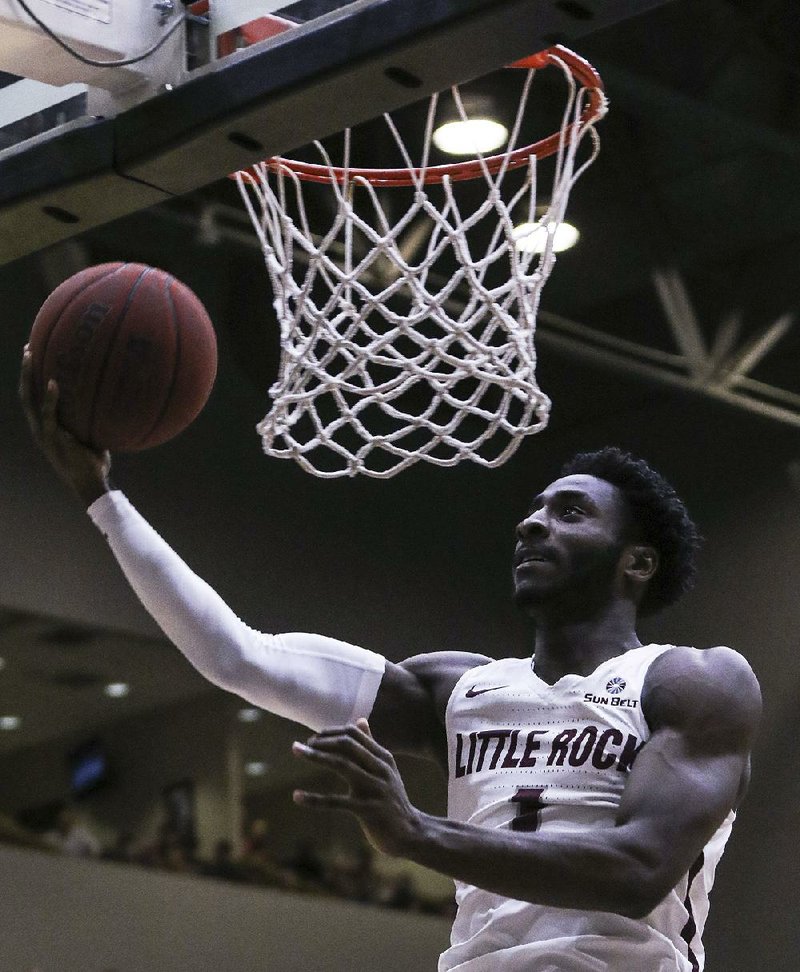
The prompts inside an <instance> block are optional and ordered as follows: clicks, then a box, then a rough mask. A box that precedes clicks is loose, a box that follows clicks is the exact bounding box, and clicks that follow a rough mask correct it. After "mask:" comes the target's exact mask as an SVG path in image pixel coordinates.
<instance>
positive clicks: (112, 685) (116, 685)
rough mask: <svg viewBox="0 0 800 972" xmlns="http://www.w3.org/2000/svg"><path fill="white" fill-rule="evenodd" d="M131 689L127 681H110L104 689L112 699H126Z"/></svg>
mask: <svg viewBox="0 0 800 972" xmlns="http://www.w3.org/2000/svg"><path fill="white" fill-rule="evenodd" d="M130 690H131V687H130V685H128V683H127V682H109V683H108V685H106V687H105V688H104V689H103V691H104V692H105V693H106V695H107V696H108V697H109V698H110V699H124V698H125V696H126V695H127V694H128V692H130Z"/></svg>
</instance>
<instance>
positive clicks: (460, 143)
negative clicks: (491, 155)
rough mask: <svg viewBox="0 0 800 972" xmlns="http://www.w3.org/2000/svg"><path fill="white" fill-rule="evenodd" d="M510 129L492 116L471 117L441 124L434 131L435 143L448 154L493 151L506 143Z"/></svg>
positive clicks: (474, 153)
mask: <svg viewBox="0 0 800 972" xmlns="http://www.w3.org/2000/svg"><path fill="white" fill-rule="evenodd" d="M507 139H508V129H507V128H506V127H505V125H501V124H500V122H497V121H493V120H492V119H491V118H470V119H469V120H468V121H452V122H446V123H445V124H444V125H440V126H439V127H438V128H437V129H436V131H435V132H434V133H433V144H434V145H435V146H436V148H438V149H439V151H440V152H445V153H447V155H477V154H484V153H486V152H493V151H494V150H495V149H498V148H500V146H501V145H505V143H506V140H507Z"/></svg>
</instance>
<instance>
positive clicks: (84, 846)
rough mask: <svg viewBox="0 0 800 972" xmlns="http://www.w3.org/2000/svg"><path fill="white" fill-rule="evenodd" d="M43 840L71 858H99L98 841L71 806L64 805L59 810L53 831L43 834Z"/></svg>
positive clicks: (99, 848)
mask: <svg viewBox="0 0 800 972" xmlns="http://www.w3.org/2000/svg"><path fill="white" fill-rule="evenodd" d="M45 840H46V841H47V842H48V843H49V844H50V846H51V847H54V848H55V849H56V850H59V851H61V853H62V854H70V855H72V856H73V857H99V856H100V852H101V847H100V841H99V840H98V839H97V837H95V835H94V834H93V833H92V832H91V830H90V829H89V827H88V826H87V824H86V821H85V820H84V819H83V818H82V816H81V815H80V814H79V813H78V811H77V810H76V809H75V807H73V806H72V805H71V804H65V805H64V806H63V807H62V808H61V809H60V810H59V812H58V816H57V817H56V825H55V829H53V830H50V831H48V832H47V833H46V834H45Z"/></svg>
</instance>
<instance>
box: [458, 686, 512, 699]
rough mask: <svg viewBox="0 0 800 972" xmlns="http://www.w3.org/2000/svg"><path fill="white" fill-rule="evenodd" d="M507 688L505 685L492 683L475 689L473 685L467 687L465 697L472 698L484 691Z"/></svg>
mask: <svg viewBox="0 0 800 972" xmlns="http://www.w3.org/2000/svg"><path fill="white" fill-rule="evenodd" d="M504 688H508V686H507V685H493V686H492V687H491V688H485V689H476V688H475V686H474V685H473V686H472V688H471V689H467V693H466V694H467V698H468V699H474V698H475V696H476V695H483V693H484V692H496V691H497V690H498V689H504Z"/></svg>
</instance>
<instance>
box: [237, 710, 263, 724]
mask: <svg viewBox="0 0 800 972" xmlns="http://www.w3.org/2000/svg"><path fill="white" fill-rule="evenodd" d="M261 715H262V713H261V709H239V711H238V713H237V714H236V717H237V718H238V720H239V722H258V720H259V719H260V718H261Z"/></svg>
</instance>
